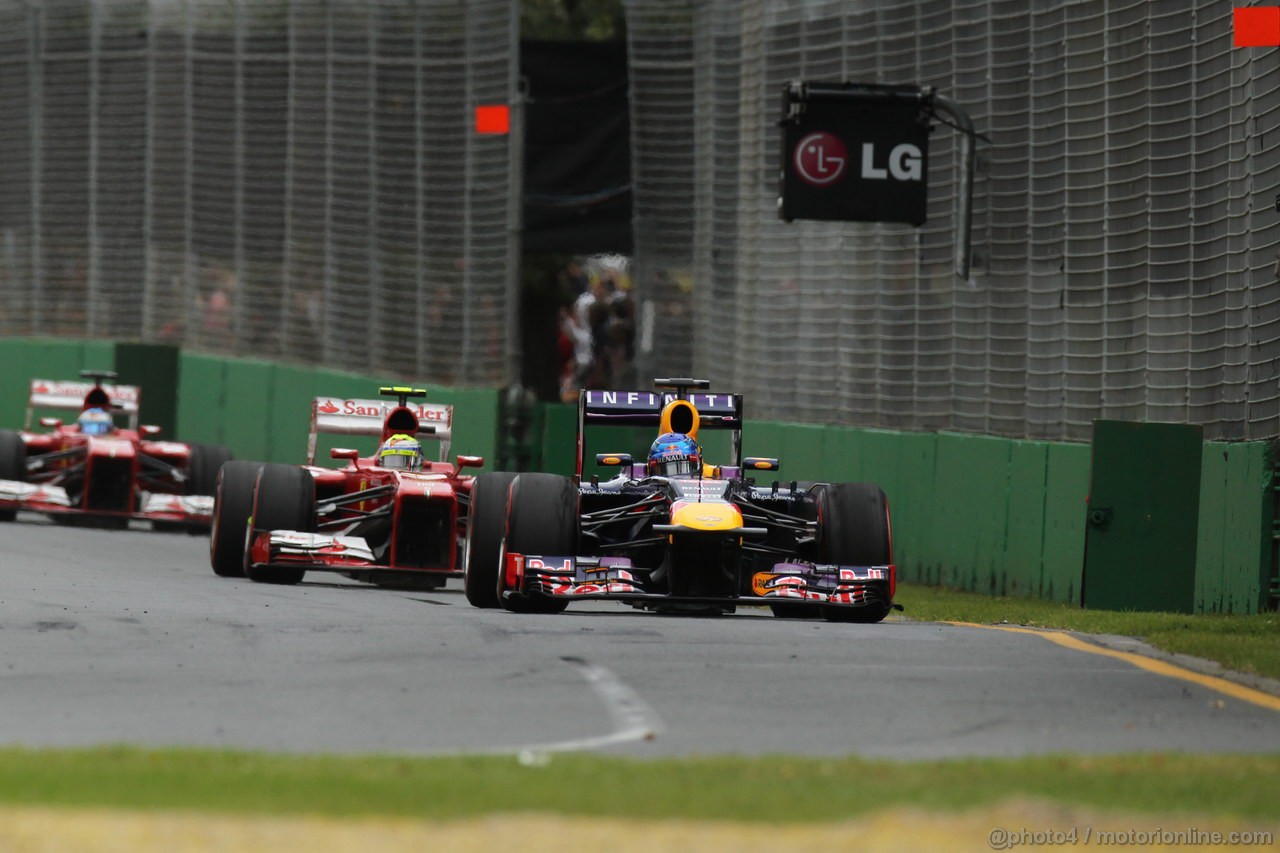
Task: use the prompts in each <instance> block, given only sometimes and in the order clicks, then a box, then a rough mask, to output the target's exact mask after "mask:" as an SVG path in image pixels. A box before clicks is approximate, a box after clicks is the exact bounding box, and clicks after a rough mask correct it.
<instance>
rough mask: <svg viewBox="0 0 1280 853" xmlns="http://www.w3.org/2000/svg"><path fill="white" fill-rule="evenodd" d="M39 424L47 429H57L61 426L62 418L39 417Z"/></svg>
mask: <svg viewBox="0 0 1280 853" xmlns="http://www.w3.org/2000/svg"><path fill="white" fill-rule="evenodd" d="M40 426H42V427H48V428H49V429H57V428H58V427H60V426H62V418H41V419H40Z"/></svg>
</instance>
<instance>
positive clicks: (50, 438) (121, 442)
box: [0, 370, 231, 533]
mask: <svg viewBox="0 0 1280 853" xmlns="http://www.w3.org/2000/svg"><path fill="white" fill-rule="evenodd" d="M80 375H81V377H83V378H85V379H89V380H92V381H90V382H72V381H64V382H58V381H50V380H47V379H33V380H32V381H31V393H30V396H29V398H28V400H27V419H26V429H23V430H21V431H13V430H0V521H12V520H13V519H14V518H15V517H16V516H17V513H18V510H20V509H21V510H30V511H34V512H40V513H44V514H46V515H48V516H51V517H53V518H55V519H58V520H62V521H69V520H74V519H85V520H92V521H94V522H96V523H98V524H100V525H107V526H117V527H124V526H126V525H127V524H128V523H129V520H130V519H145V520H148V521H151V522H152V524H153V526H154V527H156V528H158V529H185V530H187V531H189V532H192V533H203V532H205V531H207V530H208V529H209V524H210V522H211V520H212V518H213V488H214V483H215V480H216V478H217V475H218V470H219V469H220V468H221V467H222V464H223V463H224V462H227V461H228V460H230V459H231V454H230V453H229V452H228V451H227V449H226V448H224V447H217V446H211V445H200V444H185V443H182V442H177V441H161V440H159V434H160V428H159V427H156V426H146V425H144V426H138V402H139V399H140V397H141V392H140V391H139V389H138V388H137V387H136V386H133V385H113V384H108V381H109V380H114V379H115V378H116V374H115V373H112V372H110V371H91V370H86V371H83V372H81V374H80ZM37 409H39V410H49V409H70V410H74V411H76V412H77V413H78V414H77V416H76V419H75V421H74V422H73V423H68V424H64V423H63V422H62V420H61V419H60V418H54V417H42V418H40V425H41V426H43V427H45V428H47V429H48V432H43V433H40V432H31V431H30V427H31V419H32V415H33V414H34V412H35V411H36V410H37ZM117 420H125V421H126V422H127V426H126V427H120V426H118V425H117Z"/></svg>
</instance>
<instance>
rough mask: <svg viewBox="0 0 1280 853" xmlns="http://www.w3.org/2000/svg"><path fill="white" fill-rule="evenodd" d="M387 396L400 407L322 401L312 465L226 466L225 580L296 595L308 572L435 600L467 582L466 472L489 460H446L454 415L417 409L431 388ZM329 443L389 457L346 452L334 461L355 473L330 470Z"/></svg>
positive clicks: (214, 545) (217, 558) (220, 518)
mask: <svg viewBox="0 0 1280 853" xmlns="http://www.w3.org/2000/svg"><path fill="white" fill-rule="evenodd" d="M379 391H380V393H381V394H382V395H384V396H387V397H394V398H396V402H395V403H394V404H393V403H392V402H391V401H389V400H354V399H343V398H340V397H316V398H315V399H314V400H313V401H312V405H311V432H310V439H309V443H308V452H307V464H306V465H281V464H271V465H261V464H259V463H252V462H229V463H227V464H226V465H225V466H223V468H222V471H221V473H220V474H219V476H218V482H217V489H216V492H217V494H216V500H215V504H214V522H213V534H212V536H211V537H210V542H209V556H210V562H211V564H212V566H213V571H214V572H215V573H217V574H219V575H222V576H227V577H244V576H247V577H249V578H250V579H251V580H254V581H259V582H263V583H278V584H295V583H298V582H299V581H301V580H302V578H303V577H304V576H305V575H306V573H307V572H310V571H326V572H337V573H339V574H341V575H345V576H346V577H349V578H353V579H356V580H362V581H368V582H371V583H375V584H378V585H380V586H389V587H402V588H417V589H435V588H438V587H440V586H443V585H444V583H445V581H446V579H447V578H449V577H459V576H461V571H460V570H459V568H458V566H459V565H460V562H459V553H460V550H461V547H462V536H463V533H464V532H465V529H466V521H467V510H468V507H469V505H470V495H471V483H472V480H473V477H471V476H469V475H464V474H463V473H462V472H463V470H464V469H466V468H470V467H479V466H481V465H483V464H484V459H483V458H481V457H479V456H458V457H457V458H456V459H455V460H454V461H452V462H446V461H444V460H446V459H447V458H448V455H449V442H450V437H451V434H452V426H453V407H452V406H448V405H442V404H438V403H414V402H411V401H412V400H414V399H415V398H422V397H425V396H426V391H424V390H422V389H415V388H407V387H387V388H381V389H379ZM321 434H334V435H364V436H378V437H379V441H380V445H379V448H380V449H379V452H377V453H375V454H374V455H372V456H368V457H361V456H360V454H359V452H358V451H357V450H353V449H349V448H334V449H333V450H332V451H330V456H331V457H332V458H334V459H345V460H347V464H346V465H345V466H343V467H342V468H325V467H319V466H317V465H316V464H315V457H316V448H317V441H318V437H319V436H320V435H321ZM420 441H436V442H438V443H439V461H430V460H426V459H422V458H420V452H421V448H420V445H419V442H420ZM388 448H389V449H388ZM413 448H417V449H416V450H414V449H413ZM415 454H418V455H419V458H417V459H415V458H414V457H415Z"/></svg>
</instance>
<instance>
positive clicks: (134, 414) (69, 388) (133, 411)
mask: <svg viewBox="0 0 1280 853" xmlns="http://www.w3.org/2000/svg"><path fill="white" fill-rule="evenodd" d="M101 387H102V391H103V393H105V394H106V395H107V398H108V399H109V400H110V401H111V409H112V411H113V412H123V413H124V414H126V415H128V416H129V428H130V429H137V428H138V402H139V400H140V399H141V397H142V391H141V389H139V388H138V387H137V386H136V385H103V386H101ZM93 389H94V384H93V383H92V382H75V381H70V380H68V381H61V382H59V381H54V380H50V379H32V380H31V393H30V395H29V396H28V397H27V420H26V427H25V428H26V429H30V428H31V416H32V413H33V412H34V411H35V410H36V409H70V410H73V411H77V412H78V411H80V410H81V409H83V408H84V401H85V397H86V396H88V394H89V392H90V391H92V390H93Z"/></svg>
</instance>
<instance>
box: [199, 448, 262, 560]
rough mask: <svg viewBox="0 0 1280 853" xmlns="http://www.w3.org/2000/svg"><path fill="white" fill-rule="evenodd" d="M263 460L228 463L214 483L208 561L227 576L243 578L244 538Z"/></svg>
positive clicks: (247, 529) (247, 530)
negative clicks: (255, 483)
mask: <svg viewBox="0 0 1280 853" xmlns="http://www.w3.org/2000/svg"><path fill="white" fill-rule="evenodd" d="M261 468H262V463H260V462H228V463H227V464H225V465H223V466H222V469H221V470H220V471H219V472H218V476H217V478H216V480H215V482H214V490H213V527H212V528H211V529H210V531H209V564H210V565H211V566H213V573H214V574H215V575H219V576H221V577H224V578H242V577H244V552H245V538H246V535H247V534H248V532H249V515H250V514H251V513H252V512H253V484H254V481H256V480H257V479H258V471H259V470H260V469H261Z"/></svg>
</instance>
